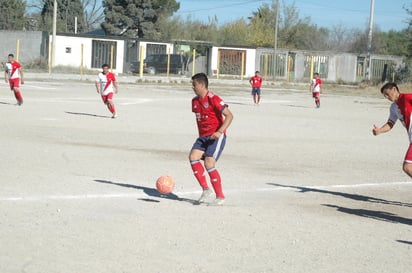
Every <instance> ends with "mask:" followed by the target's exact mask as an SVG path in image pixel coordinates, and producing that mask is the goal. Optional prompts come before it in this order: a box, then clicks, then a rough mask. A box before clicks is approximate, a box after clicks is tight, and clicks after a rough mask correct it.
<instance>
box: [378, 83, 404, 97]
mask: <svg viewBox="0 0 412 273" xmlns="http://www.w3.org/2000/svg"><path fill="white" fill-rule="evenodd" d="M381 93H382V94H383V96H384V97H385V98H387V99H388V100H389V101H392V102H395V101H397V100H398V98H399V94H400V92H399V88H398V86H397V85H396V83H394V82H388V83H386V84H385V85H383V86H382V88H381Z"/></svg>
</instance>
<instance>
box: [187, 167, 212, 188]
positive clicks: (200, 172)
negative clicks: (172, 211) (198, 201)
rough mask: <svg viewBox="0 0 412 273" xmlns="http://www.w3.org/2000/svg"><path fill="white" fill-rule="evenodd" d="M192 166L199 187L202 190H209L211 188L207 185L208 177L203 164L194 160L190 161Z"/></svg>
mask: <svg viewBox="0 0 412 273" xmlns="http://www.w3.org/2000/svg"><path fill="white" fill-rule="evenodd" d="M190 164H191V165H192V170H193V174H194V175H195V177H196V179H197V181H198V182H199V185H200V186H201V187H202V189H204V190H205V189H208V188H209V186H208V185H207V181H206V176H205V168H203V165H202V162H200V160H193V161H190Z"/></svg>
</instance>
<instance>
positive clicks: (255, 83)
mask: <svg viewBox="0 0 412 273" xmlns="http://www.w3.org/2000/svg"><path fill="white" fill-rule="evenodd" d="M249 83H250V85H251V86H252V96H253V102H254V103H255V104H259V103H260V93H261V90H260V88H261V87H262V77H261V76H260V73H259V71H256V72H255V76H253V77H251V78H250V79H249Z"/></svg>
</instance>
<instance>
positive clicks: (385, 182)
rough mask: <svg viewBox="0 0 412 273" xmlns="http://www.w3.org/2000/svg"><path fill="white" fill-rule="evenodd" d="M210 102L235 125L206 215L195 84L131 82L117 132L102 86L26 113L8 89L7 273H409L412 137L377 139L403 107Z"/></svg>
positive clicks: (342, 101)
mask: <svg viewBox="0 0 412 273" xmlns="http://www.w3.org/2000/svg"><path fill="white" fill-rule="evenodd" d="M210 89H211V90H212V91H214V92H215V93H217V94H219V95H220V96H221V97H223V98H224V99H225V100H226V102H227V103H228V104H229V105H230V109H231V110H232V112H233V114H234V117H235V118H234V121H233V123H232V126H231V127H230V128H229V130H228V140H227V145H226V148H225V151H224V153H223V155H222V157H221V159H220V161H219V162H218V166H217V167H218V169H219V170H220V172H221V175H222V179H223V186H224V191H225V194H226V197H227V200H226V203H225V205H224V206H222V207H211V206H206V205H200V206H199V205H194V200H196V199H197V198H198V197H199V195H200V188H199V186H198V184H197V182H196V181H195V179H194V177H193V174H192V172H191V169H190V165H189V162H188V159H187V156H188V153H189V149H190V148H191V145H192V143H193V142H194V140H195V138H196V133H197V131H196V127H195V119H194V116H193V113H191V108H190V100H191V98H192V97H193V91H192V90H191V88H190V85H187V86H185V85H174V86H166V85H161V84H158V85H154V84H153V85H138V84H121V85H120V93H119V94H118V95H116V96H115V103H116V106H117V109H118V114H119V117H118V118H117V119H111V118H110V113H109V112H108V110H107V109H106V108H105V106H104V105H103V104H102V103H101V100H100V98H99V96H98V95H97V94H96V93H95V89H94V87H93V83H89V82H75V83H69V82H66V81H52V82H47V81H38V82H36V81H33V80H30V79H27V80H26V84H25V85H24V86H23V88H22V92H23V96H24V98H25V102H24V104H23V106H21V107H19V106H15V105H14V103H15V101H14V98H13V96H12V94H11V92H9V91H8V87H7V86H6V84H5V83H4V82H3V83H1V84H0V91H1V93H0V115H1V119H0V124H1V128H2V130H1V131H2V132H1V134H0V143H1V149H0V155H1V159H2V161H1V163H0V173H1V192H0V215H1V217H0V272H2V273H14V272H24V273H49V272H50V273H57V272H61V273H83V272H84V273H86V272H87V273H92V272H93V273H117V272H119V273H126V272H127V273H136V272H144V273H146V272H148V273H149V272H150V273H152V272H153V273H172V272H199V273H209V272H210V273H212V272H214V273H215V272H217V273H225V272H228V273H237V272H239V273H243V272H248V273H249V272H250V273H263V272H276V273H287V272H291V273H292V272H293V273H295V272H305V273H311V272H313V273H322V272H325V273H331V272H342V273H343V272H344V273H348V272H359V273H368V272H370V273H377V272H380V273H383V272H388V273H395V272H399V273H405V272H410V270H411V268H412V259H411V257H412V183H411V180H410V179H409V178H408V177H407V176H406V175H405V174H404V173H403V172H402V168H401V165H402V161H403V156H404V153H405V151H406V148H407V145H408V140H407V134H406V131H405V129H404V128H402V126H401V124H397V125H396V126H395V128H394V129H393V130H392V131H391V132H389V133H388V134H385V135H381V136H378V137H374V136H373V135H372V133H371V129H372V125H373V124H374V123H376V124H377V125H381V124H383V123H384V122H385V121H386V119H387V117H388V107H389V102H388V101H386V100H385V99H384V98H380V97H369V96H364V95H362V94H358V95H352V96H350V95H342V94H335V93H334V90H330V89H329V90H325V91H326V92H325V94H323V95H322V97H321V108H320V109H315V108H314V103H313V99H312V98H311V96H310V93H309V92H304V91H299V90H296V89H289V90H281V89H280V88H279V87H271V89H270V88H265V87H264V88H263V99H262V104H261V105H260V106H254V105H253V104H252V100H251V96H250V90H249V87H247V86H245V85H241V86H229V85H227V86H225V85H220V86H214V84H213V82H212V83H211V85H210ZM160 175H170V176H172V177H173V178H174V179H175V181H176V189H175V191H174V194H172V195H169V196H160V195H159V194H158V193H157V191H156V190H155V180H156V179H157V177H159V176H160Z"/></svg>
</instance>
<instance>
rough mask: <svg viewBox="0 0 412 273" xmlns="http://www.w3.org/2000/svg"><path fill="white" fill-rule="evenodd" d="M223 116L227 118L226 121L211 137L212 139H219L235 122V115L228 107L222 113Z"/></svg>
mask: <svg viewBox="0 0 412 273" xmlns="http://www.w3.org/2000/svg"><path fill="white" fill-rule="evenodd" d="M222 114H223V116H224V117H225V120H224V121H223V123H222V125H221V126H220V127H219V129H218V130H217V131H216V132H215V133H214V134H213V135H212V136H211V137H210V138H211V139H218V138H219V137H220V136H221V135H222V134H224V132H225V131H226V129H227V128H228V127H229V126H230V124H231V123H232V120H233V114H232V112H231V111H230V110H229V108H228V107H225V108H224V109H223V111H222Z"/></svg>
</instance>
